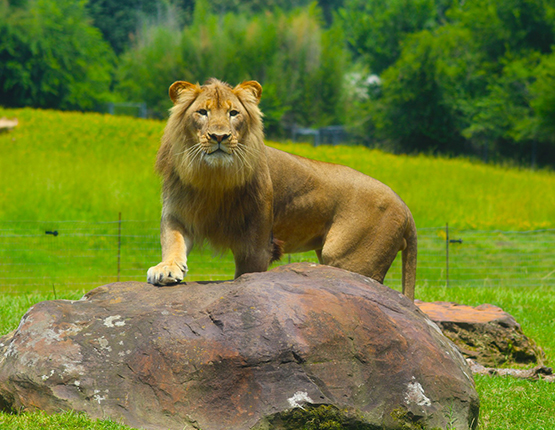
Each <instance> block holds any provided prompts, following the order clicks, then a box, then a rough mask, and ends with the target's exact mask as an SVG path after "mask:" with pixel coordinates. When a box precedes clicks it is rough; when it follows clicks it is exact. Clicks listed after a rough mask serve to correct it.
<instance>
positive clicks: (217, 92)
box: [156, 79, 264, 189]
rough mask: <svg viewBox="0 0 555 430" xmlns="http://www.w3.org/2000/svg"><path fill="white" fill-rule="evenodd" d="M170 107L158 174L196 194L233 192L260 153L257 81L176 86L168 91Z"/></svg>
mask: <svg viewBox="0 0 555 430" xmlns="http://www.w3.org/2000/svg"><path fill="white" fill-rule="evenodd" d="M169 94H170V98H171V100H172V101H173V103H174V107H173V108H172V109H171V111H170V118H169V119H168V124H167V126H166V129H165V131H164V137H163V139H162V146H161V148H160V151H159V153H158V159H157V163H156V165H157V169H158V171H159V172H160V173H161V174H162V175H163V176H164V177H166V178H167V177H168V176H170V175H172V174H173V173H177V174H178V175H179V177H180V178H181V180H182V181H184V182H185V183H188V184H190V185H193V186H195V187H198V188H207V187H208V188H211V189H212V188H232V187H235V186H238V185H242V184H244V183H245V182H246V181H248V180H249V178H250V177H251V176H252V174H253V173H254V171H255V170H256V168H257V166H258V164H259V161H260V158H261V157H260V153H261V151H262V150H263V145H264V144H263V126H262V114H261V112H260V110H259V108H258V102H259V101H260V96H261V95H262V87H261V86H260V84H259V83H258V82H256V81H248V82H244V83H242V84H239V85H237V86H236V87H235V88H233V87H231V86H230V85H228V84H226V83H224V82H221V81H218V80H216V79H212V80H210V81H208V82H207V83H206V84H205V85H202V86H200V85H198V84H196V85H195V84H190V83H188V82H183V81H178V82H175V83H173V84H172V85H171V87H170V89H169Z"/></svg>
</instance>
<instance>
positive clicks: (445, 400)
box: [0, 263, 478, 430]
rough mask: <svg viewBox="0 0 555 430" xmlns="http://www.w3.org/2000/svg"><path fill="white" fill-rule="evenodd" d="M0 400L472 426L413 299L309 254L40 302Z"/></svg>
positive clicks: (165, 425) (273, 422)
mask: <svg viewBox="0 0 555 430" xmlns="http://www.w3.org/2000/svg"><path fill="white" fill-rule="evenodd" d="M317 405H331V406H321V407H317ZM0 406H1V407H3V408H4V409H8V408H11V409H15V410H20V409H22V410H35V409H41V410H45V411H47V412H52V413H55V412H59V411H61V410H67V409H73V410H76V411H84V412H86V413H88V414H89V415H91V416H92V417H111V418H112V419H120V420H122V421H123V422H125V423H127V424H129V425H131V426H135V427H143V428H146V429H164V430H166V429H176V430H177V429H179V430H182V429H193V428H194V429H198V428H200V429H202V430H219V429H222V430H223V429H225V430H234V429H237V430H239V429H240V430H246V429H253V428H256V429H280V428H299V427H298V425H299V424H298V423H299V422H301V421H302V420H303V419H308V418H306V415H310V414H311V413H313V414H317V415H318V417H320V418H321V417H322V414H323V413H324V412H326V413H328V415H329V416H331V417H333V419H334V420H336V421H337V422H338V423H340V424H341V425H342V426H343V428H360V429H362V428H364V429H369V430H371V429H378V428H379V429H411V428H414V429H416V428H418V429H421V428H434V427H439V428H446V427H448V426H451V427H449V428H450V429H469V428H475V427H476V426H477V417H478V397H477V394H476V391H475V388H474V383H473V380H472V376H471V371H470V369H469V367H468V365H467V364H466V362H465V360H464V359H463V357H462V356H461V354H460V353H459V352H458V351H457V349H456V348H455V347H454V345H453V344H452V343H451V342H450V341H449V340H448V339H446V338H445V337H444V336H443V335H442V334H441V332H440V330H439V329H438V328H437V326H436V325H435V324H434V323H432V322H431V321H430V320H429V319H428V318H427V317H426V316H425V315H424V314H423V313H422V312H421V311H420V310H419V309H418V308H417V307H416V306H415V305H414V304H413V303H412V302H411V301H410V300H408V299H407V298H406V297H404V296H402V295H401V294H400V293H398V292H396V291H394V290H391V289H389V288H387V287H384V286H383V285H381V284H379V283H377V282H374V281H372V280H371V279H368V278H365V277H363V276H361V275H357V274H354V273H350V272H347V271H344V270H341V269H336V268H331V267H325V266H317V265H313V264H308V263H305V264H294V265H289V266H283V267H279V268H277V269H274V270H272V271H270V272H266V273H257V274H248V275H244V276H242V277H240V278H239V279H237V280H235V281H232V282H220V283H200V282H199V283H187V284H182V285H178V286H174V287H166V288H157V287H153V286H152V285H149V284H145V283H138V282H127V283H115V284H110V285H106V286H104V287H100V288H97V289H95V290H93V291H91V292H90V293H88V294H87V295H85V297H84V298H83V299H82V300H79V301H63V300H57V301H49V302H42V303H39V304H37V305H35V306H34V307H33V308H31V309H30V310H29V311H28V312H27V314H26V315H25V316H24V317H23V319H22V321H21V324H20V326H19V328H18V329H17V330H16V331H15V332H14V333H12V334H11V335H8V336H5V337H3V338H0ZM320 418H319V419H320ZM330 428H332V427H330ZM333 428H337V427H333Z"/></svg>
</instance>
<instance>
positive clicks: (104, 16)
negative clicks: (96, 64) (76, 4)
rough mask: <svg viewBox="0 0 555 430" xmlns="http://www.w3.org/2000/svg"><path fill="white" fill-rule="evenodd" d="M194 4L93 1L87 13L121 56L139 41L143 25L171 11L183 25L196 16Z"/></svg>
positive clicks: (161, 0)
mask: <svg viewBox="0 0 555 430" xmlns="http://www.w3.org/2000/svg"><path fill="white" fill-rule="evenodd" d="M194 5H195V2H194V0H180V1H173V2H171V3H169V2H168V1H165V0H155V1H150V0H89V1H88V4H87V10H88V13H89V15H90V16H91V18H92V19H93V24H94V26H95V27H97V28H98V29H99V30H100V31H101V32H102V34H103V36H104V39H106V41H107V42H108V43H110V45H111V46H112V48H113V49H114V51H115V52H116V54H118V55H120V54H121V53H122V52H123V51H124V50H126V49H127V48H129V46H130V44H131V42H132V41H133V40H134V38H135V37H136V33H137V30H138V29H139V27H140V23H141V22H144V21H149V20H155V19H156V18H158V17H160V16H163V15H165V14H167V13H169V12H170V11H171V13H172V14H173V16H174V17H175V18H176V19H178V20H179V21H180V22H181V21H183V22H185V21H186V20H187V17H188V16H189V15H191V14H192V11H193V8H194Z"/></svg>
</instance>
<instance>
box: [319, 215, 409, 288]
mask: <svg viewBox="0 0 555 430" xmlns="http://www.w3.org/2000/svg"><path fill="white" fill-rule="evenodd" d="M348 227H349V226H340V227H339V226H337V228H332V229H330V231H329V233H328V235H327V237H326V240H325V243H324V246H323V248H322V250H321V251H320V252H318V251H317V252H316V254H317V255H318V259H319V261H320V263H322V264H326V265H328V266H334V267H339V268H341V269H345V270H349V271H351V272H356V273H360V274H361V275H364V276H367V277H369V278H372V279H374V280H376V281H378V282H380V283H383V281H384V279H385V275H386V274H387V271H388V270H389V268H390V267H391V264H392V263H393V261H394V260H395V257H396V256H397V253H398V252H399V251H400V250H401V247H402V244H403V237H402V231H399V232H397V231H393V232H391V231H386V232H384V230H383V229H381V228H377V227H376V226H373V227H366V228H356V227H353V226H350V227H351V228H348Z"/></svg>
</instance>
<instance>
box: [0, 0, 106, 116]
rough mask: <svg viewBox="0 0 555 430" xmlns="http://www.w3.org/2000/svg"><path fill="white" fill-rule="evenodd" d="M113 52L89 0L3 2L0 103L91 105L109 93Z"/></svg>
mask: <svg viewBox="0 0 555 430" xmlns="http://www.w3.org/2000/svg"><path fill="white" fill-rule="evenodd" d="M113 61H114V55H113V52H112V50H111V49H110V47H109V46H108V44H107V43H106V42H104V41H103V40H102V36H101V34H100V32H99V31H98V30H97V29H96V28H94V27H92V26H91V25H90V24H89V23H88V19H87V14H86V10H85V1H74V0H36V1H32V2H31V1H30V2H28V4H26V5H22V6H21V7H15V6H11V5H10V4H9V3H7V1H6V0H0V104H1V105H4V106H34V107H42V108H54V109H81V110H86V109H92V108H94V107H95V106H96V105H97V104H99V103H101V102H103V101H105V100H106V98H107V97H108V92H109V89H110V83H111V71H112V68H113Z"/></svg>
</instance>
